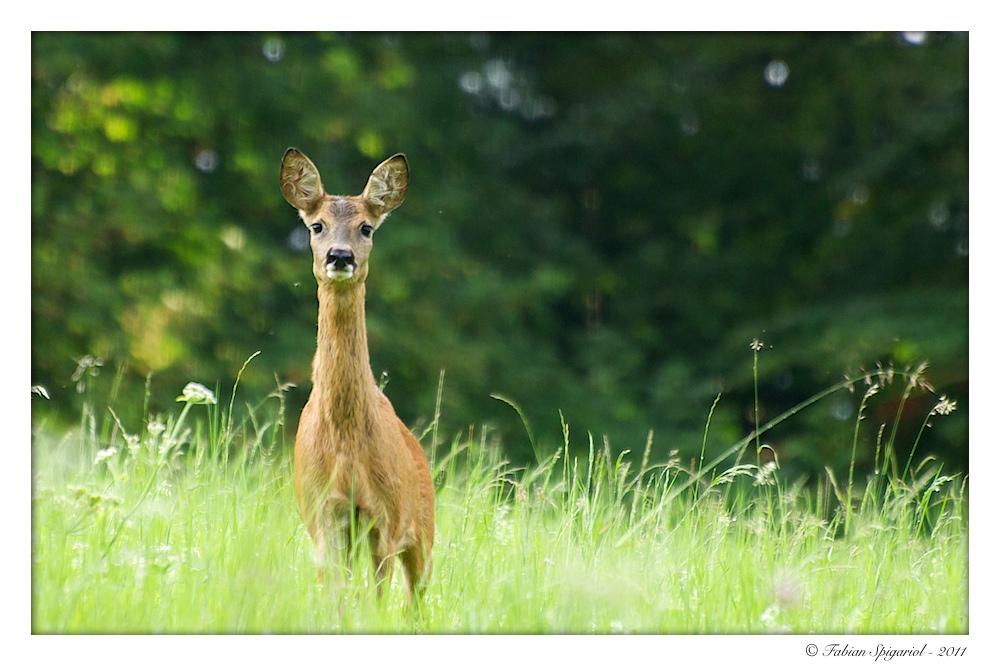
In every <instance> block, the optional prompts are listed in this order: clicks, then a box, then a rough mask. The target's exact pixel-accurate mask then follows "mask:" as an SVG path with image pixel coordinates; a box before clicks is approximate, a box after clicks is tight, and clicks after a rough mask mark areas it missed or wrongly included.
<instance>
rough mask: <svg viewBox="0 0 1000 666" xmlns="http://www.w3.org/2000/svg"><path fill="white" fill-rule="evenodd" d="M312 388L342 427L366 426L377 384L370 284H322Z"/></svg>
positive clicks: (326, 415) (324, 410) (324, 409)
mask: <svg viewBox="0 0 1000 666" xmlns="http://www.w3.org/2000/svg"><path fill="white" fill-rule="evenodd" d="M318 296H319V331H318V334H317V342H316V358H315V360H314V362H313V391H316V392H317V393H318V396H317V397H318V399H319V408H320V411H321V413H322V414H323V417H324V418H328V419H330V421H331V424H332V425H333V426H334V427H335V428H337V429H338V430H343V431H354V430H367V429H368V428H369V426H370V423H371V420H372V418H373V411H374V410H373V407H374V397H375V392H376V391H377V390H378V387H377V386H376V384H375V377H374V375H373V374H372V369H371V362H370V361H369V358H368V334H367V331H366V329H365V285H364V283H363V282H360V283H356V284H348V285H343V286H340V285H336V286H333V285H321V286H320V288H319V292H318Z"/></svg>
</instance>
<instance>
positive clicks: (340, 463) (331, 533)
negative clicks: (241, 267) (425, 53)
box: [281, 148, 434, 597]
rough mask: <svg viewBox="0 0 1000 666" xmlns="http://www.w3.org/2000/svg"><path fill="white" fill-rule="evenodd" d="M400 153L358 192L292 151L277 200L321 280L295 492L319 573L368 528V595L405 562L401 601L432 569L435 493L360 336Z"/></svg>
mask: <svg viewBox="0 0 1000 666" xmlns="http://www.w3.org/2000/svg"><path fill="white" fill-rule="evenodd" d="M408 181H409V167H408V165H407V162H406V157H405V156H404V155H402V154H401V153H400V154H396V155H393V156H392V157H390V158H389V159H387V160H385V161H384V162H382V163H381V164H379V165H378V166H377V167H376V168H375V170H374V171H373V172H372V174H371V176H370V177H369V179H368V184H367V185H366V186H365V189H364V192H362V193H361V195H359V196H331V195H328V194H327V193H326V192H325V191H324V189H323V184H322V182H321V181H320V176H319V171H318V170H317V169H316V166H315V165H314V164H313V163H312V161H311V160H310V159H309V158H308V157H306V156H305V155H304V154H303V153H301V152H299V151H298V150H296V149H294V148H289V149H288V150H286V151H285V155H284V157H283V158H282V160H281V193H282V195H284V197H285V200H286V201H288V203H290V204H291V205H292V206H294V207H295V208H297V209H298V211H299V216H300V217H301V218H302V221H303V222H304V223H305V224H306V226H307V227H308V228H309V232H310V245H311V246H312V254H313V275H315V277H316V282H317V283H318V284H319V287H318V289H317V295H318V298H319V331H318V335H317V341H316V356H315V357H314V358H313V368H312V382H313V387H312V392H311V393H310V395H309V401H308V402H307V403H306V406H305V407H304V408H303V409H302V416H301V418H300V420H299V427H298V432H297V433H296V435H295V494H296V497H297V499H298V504H299V511H300V512H301V514H302V517H303V520H304V521H305V523H306V528H307V529H308V530H309V534H310V536H311V537H312V540H313V544H314V554H315V560H316V566H317V571H318V574H319V577H320V580H321V581H322V580H324V577H325V570H326V568H327V567H329V565H330V564H336V563H335V562H334V561H333V560H334V555H335V554H336V553H335V551H343V552H342V553H340V555H341V556H346V555H347V554H349V553H350V552H351V551H352V548H351V539H352V535H353V534H354V531H353V529H354V527H355V526H356V525H358V524H362V523H363V524H367V525H368V526H369V531H368V539H369V544H370V546H371V552H372V558H373V560H374V567H375V581H376V593H377V594H379V595H381V592H382V590H383V588H385V587H388V584H389V582H390V581H391V579H392V570H393V563H394V561H395V557H396V556H397V555H399V556H400V557H401V559H402V561H403V569H404V571H405V573H406V579H407V583H408V589H409V592H410V595H411V597H412V596H413V594H414V592H417V591H419V590H421V589H422V586H423V584H424V583H425V582H426V579H427V576H428V575H429V574H430V569H431V559H430V554H431V545H432V543H433V541H434V487H433V485H432V483H431V475H430V468H429V467H428V464H427V457H426V456H425V455H424V452H423V450H422V449H421V448H420V443H419V442H418V441H417V438H416V437H414V436H413V434H412V433H411V432H410V431H409V430H408V429H407V427H406V426H405V425H403V422H402V421H401V420H400V419H399V417H398V416H396V412H395V411H394V410H393V408H392V404H391V403H390V402H389V399H388V398H386V397H385V395H384V394H383V393H382V391H381V390H380V389H379V388H378V385H377V384H376V383H375V377H374V375H373V374H372V370H371V365H370V363H369V360H368V336H367V333H366V330H365V278H366V277H367V276H368V255H369V254H370V252H371V249H372V234H373V232H374V231H375V230H376V229H378V228H379V226H380V225H381V224H382V223H383V222H384V221H385V218H386V216H387V215H388V214H389V213H390V212H392V211H393V210H394V209H395V208H397V207H398V206H399V205H400V204H402V203H403V199H404V197H405V196H406V189H407V184H408Z"/></svg>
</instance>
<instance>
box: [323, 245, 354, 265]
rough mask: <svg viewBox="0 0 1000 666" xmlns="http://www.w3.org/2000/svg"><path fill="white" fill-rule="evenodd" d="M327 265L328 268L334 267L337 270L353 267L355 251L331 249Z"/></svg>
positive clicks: (340, 248)
mask: <svg viewBox="0 0 1000 666" xmlns="http://www.w3.org/2000/svg"><path fill="white" fill-rule="evenodd" d="M326 265H327V267H328V268H329V267H331V266H332V267H333V268H334V269H336V270H340V269H344V268H347V267H349V266H350V267H353V266H354V251H353V250H351V249H350V248H342V247H331V248H330V251H329V252H327V253H326Z"/></svg>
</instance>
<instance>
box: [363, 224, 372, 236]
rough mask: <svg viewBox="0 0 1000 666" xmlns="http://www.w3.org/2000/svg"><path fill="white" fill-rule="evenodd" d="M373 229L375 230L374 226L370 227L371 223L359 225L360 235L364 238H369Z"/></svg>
mask: <svg viewBox="0 0 1000 666" xmlns="http://www.w3.org/2000/svg"><path fill="white" fill-rule="evenodd" d="M374 230H375V229H374V227H372V225H370V224H362V225H361V235H362V236H364V237H365V238H371V237H372V231H374Z"/></svg>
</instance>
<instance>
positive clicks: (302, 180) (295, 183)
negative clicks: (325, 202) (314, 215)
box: [281, 148, 324, 213]
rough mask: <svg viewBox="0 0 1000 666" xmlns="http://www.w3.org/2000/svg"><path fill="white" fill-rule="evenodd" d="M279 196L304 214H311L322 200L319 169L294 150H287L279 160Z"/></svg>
mask: <svg viewBox="0 0 1000 666" xmlns="http://www.w3.org/2000/svg"><path fill="white" fill-rule="evenodd" d="M281 194H282V196H284V197H285V201H287V202H288V203H290V204H291V205H292V206H294V207H295V208H298V209H299V210H300V211H302V212H304V213H311V212H312V211H313V210H314V209H315V208H316V206H317V204H319V202H320V201H321V200H322V199H323V195H324V192H323V182H322V181H321V180H320V179H319V169H317V168H316V165H315V164H313V163H312V160H310V159H309V158H308V157H306V156H305V154H304V153H302V152H300V151H299V150H298V149H296V148H289V149H288V150H286V151H285V155H284V157H282V158H281Z"/></svg>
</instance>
